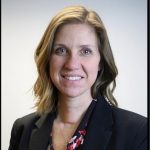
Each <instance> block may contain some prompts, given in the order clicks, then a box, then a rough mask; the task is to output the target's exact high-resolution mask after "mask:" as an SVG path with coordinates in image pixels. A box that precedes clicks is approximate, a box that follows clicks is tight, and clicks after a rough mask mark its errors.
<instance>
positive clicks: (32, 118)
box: [14, 112, 40, 125]
mask: <svg viewBox="0 0 150 150" xmlns="http://www.w3.org/2000/svg"><path fill="white" fill-rule="evenodd" d="M39 118H40V116H39V115H38V114H37V113H36V112H33V113H31V114H28V115H25V116H23V117H20V118H18V119H16V121H15V122H14V124H18V125H28V124H31V123H35V122H36V120H38V119H39Z"/></svg>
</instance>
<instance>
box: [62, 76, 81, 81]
mask: <svg viewBox="0 0 150 150" xmlns="http://www.w3.org/2000/svg"><path fill="white" fill-rule="evenodd" d="M65 79H67V80H72V81H75V80H80V79H81V77H65Z"/></svg>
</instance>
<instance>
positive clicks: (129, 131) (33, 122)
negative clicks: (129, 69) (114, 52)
mask: <svg viewBox="0 0 150 150" xmlns="http://www.w3.org/2000/svg"><path fill="white" fill-rule="evenodd" d="M53 120H54V114H53V113H49V114H47V115H43V116H41V117H40V116H38V115H37V114H36V113H32V114H29V115H27V116H25V117H23V118H20V119H17V120H16V121H15V123H14V125H13V128H12V132H11V139H10V146H9V150H47V146H48V139H49V133H50V128H51V127H52V122H53ZM82 150H147V119H146V118H145V117H143V116H141V115H138V114H135V113H133V112H129V111H126V110H123V109H120V108H116V107H113V106H110V105H109V104H108V103H107V101H106V100H105V99H104V98H103V97H100V98H99V99H98V102H97V104H96V107H95V109H94V112H93V116H92V119H91V121H90V122H89V126H88V131H87V134H86V138H85V141H84V144H83V147H82Z"/></svg>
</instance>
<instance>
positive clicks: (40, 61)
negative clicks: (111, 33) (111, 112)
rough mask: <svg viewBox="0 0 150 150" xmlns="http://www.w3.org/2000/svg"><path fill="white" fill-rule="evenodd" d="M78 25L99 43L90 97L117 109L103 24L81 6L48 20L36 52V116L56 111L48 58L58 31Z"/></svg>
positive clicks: (112, 67)
mask: <svg viewBox="0 0 150 150" xmlns="http://www.w3.org/2000/svg"><path fill="white" fill-rule="evenodd" d="M69 23H81V24H83V23H84V24H88V25H90V26H91V27H93V28H94V30H95V32H96V34H97V38H98V41H99V52H100V55H101V61H100V68H101V70H100V71H99V72H98V76H97V79H96V81H95V83H94V84H93V86H92V89H91V93H92V97H93V98H96V97H97V96H98V95H99V94H100V95H102V96H104V97H105V98H106V99H107V100H108V101H109V103H110V104H111V105H113V106H117V101H116V100H115V98H114V96H113V91H114V89H115V87H116V81H115V78H116V76H117V74H118V71H117V67H116V65H115V62H114V57H113V54H112V50H111V47H110V44H109V40H108V36H107V32H106V29H105V27H104V24H103V22H102V20H101V18H100V17H99V15H98V14H97V13H96V12H95V11H93V10H87V9H86V8H85V7H83V6H70V7H66V8H64V9H63V10H62V11H60V12H59V13H58V14H57V15H56V16H54V18H53V19H52V20H51V22H50V24H49V25H48V27H47V29H46V31H45V33H44V35H43V37H42V39H41V41H40V43H39V45H38V47H37V49H36V52H35V62H36V65H37V71H38V78H37V80H36V82H35V84H34V94H35V97H36V99H37V100H36V104H35V107H37V113H39V114H44V113H48V112H51V111H53V110H54V109H56V106H57V101H58V95H57V92H58V91H57V89H56V88H55V86H54V85H53V83H52V81H51V79H50V75H49V68H50V67H51V66H50V64H49V60H50V57H51V53H52V49H53V43H54V40H55V35H56V33H57V31H58V30H59V29H60V28H61V27H62V26H63V25H65V24H69Z"/></svg>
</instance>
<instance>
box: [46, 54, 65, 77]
mask: <svg viewBox="0 0 150 150" xmlns="http://www.w3.org/2000/svg"><path fill="white" fill-rule="evenodd" d="M49 63H50V76H53V75H55V74H57V73H58V72H59V71H60V69H61V68H62V65H63V62H62V60H61V59H58V58H57V57H55V56H54V57H52V58H51V60H50V62H49Z"/></svg>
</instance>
